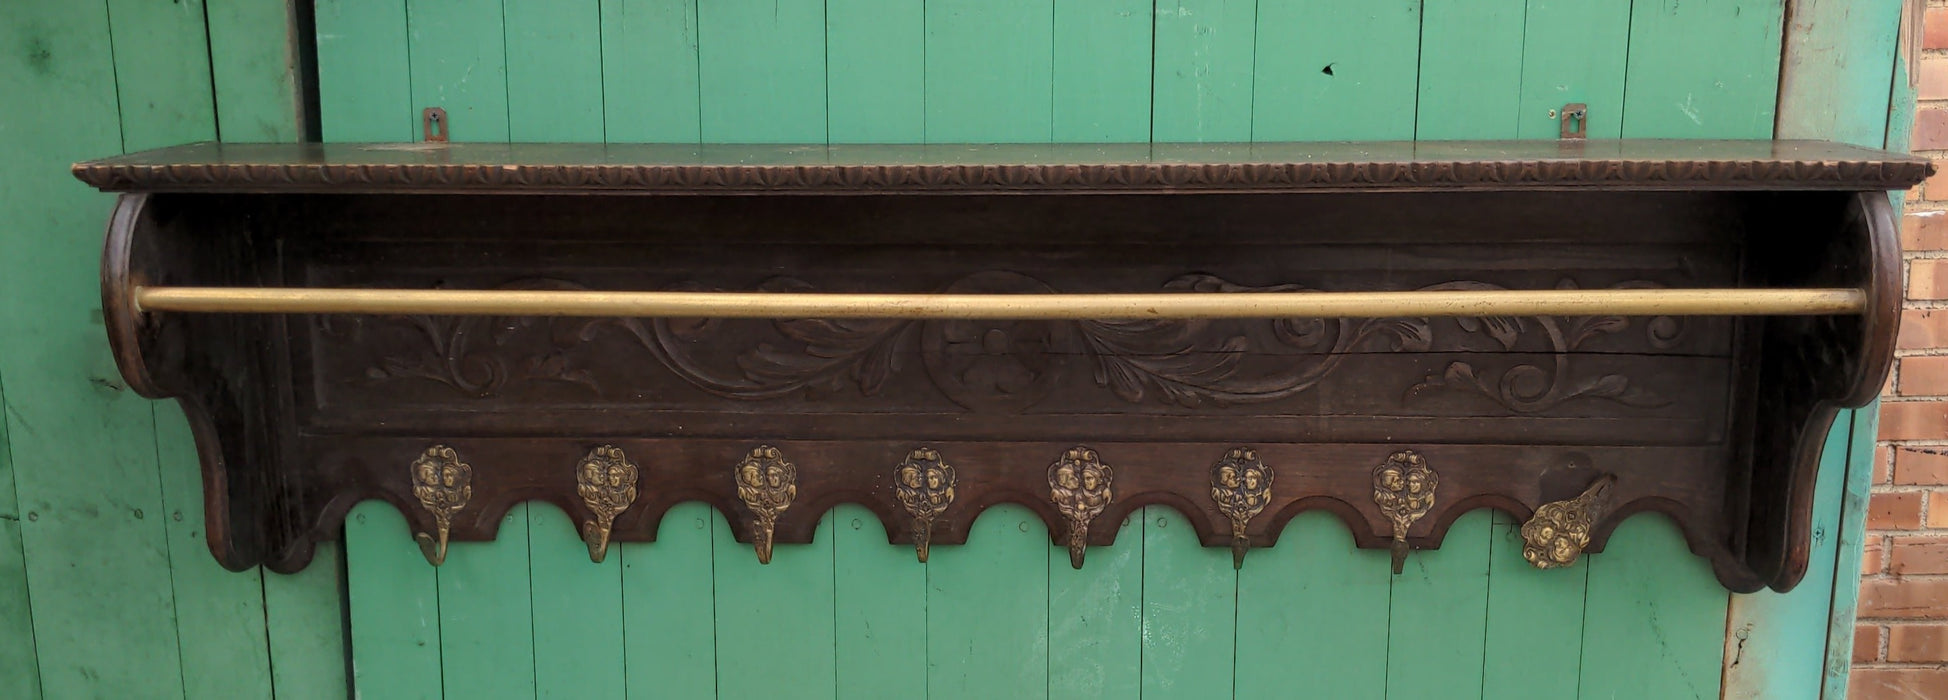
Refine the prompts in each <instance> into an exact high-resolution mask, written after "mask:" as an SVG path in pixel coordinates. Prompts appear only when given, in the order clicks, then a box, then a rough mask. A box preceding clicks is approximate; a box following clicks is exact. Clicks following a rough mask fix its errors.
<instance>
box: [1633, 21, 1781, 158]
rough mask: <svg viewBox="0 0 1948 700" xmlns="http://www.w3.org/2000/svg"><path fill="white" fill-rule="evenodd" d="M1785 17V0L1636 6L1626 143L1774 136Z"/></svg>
mask: <svg viewBox="0 0 1948 700" xmlns="http://www.w3.org/2000/svg"><path fill="white" fill-rule="evenodd" d="M1784 15H1785V2H1784V0H1637V2H1635V3H1633V5H1632V7H1631V16H1630V62H1629V66H1628V68H1627V69H1626V73H1625V75H1626V78H1625V83H1624V106H1623V110H1624V111H1623V130H1624V136H1625V137H1630V138H1694V139H1714V138H1719V139H1722V138H1763V137H1765V136H1769V135H1770V134H1771V133H1772V120H1773V115H1774V114H1775V112H1776V109H1775V105H1776V103H1775V101H1774V97H1775V96H1776V95H1777V94H1778V92H1777V91H1778V88H1779V41H1780V31H1781V30H1782V27H1783V25H1784V23H1785V18H1784Z"/></svg>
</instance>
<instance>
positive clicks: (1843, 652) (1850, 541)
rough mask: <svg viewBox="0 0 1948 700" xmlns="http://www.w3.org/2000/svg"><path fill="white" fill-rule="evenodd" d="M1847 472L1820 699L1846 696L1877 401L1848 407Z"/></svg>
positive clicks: (1871, 480)
mask: <svg viewBox="0 0 1948 700" xmlns="http://www.w3.org/2000/svg"><path fill="white" fill-rule="evenodd" d="M1849 413H1852V414H1853V415H1852V416H1851V417H1852V420H1850V421H1847V423H1848V425H1847V429H1848V431H1849V434H1848V436H1847V471H1846V478H1845V480H1844V483H1843V484H1842V491H1843V493H1842V494H1841V498H1840V525H1839V532H1840V537H1839V540H1840V545H1839V550H1840V551H1839V555H1838V556H1837V557H1835V560H1836V561H1835V563H1834V565H1833V602H1832V606H1831V607H1830V608H1829V609H1828V610H1827V621H1826V634H1825V635H1824V636H1825V637H1826V649H1825V652H1826V657H1825V662H1824V663H1822V664H1821V667H1822V673H1821V678H1820V682H1821V685H1822V688H1821V693H1822V695H1821V697H1829V698H1844V697H1846V688H1847V676H1848V673H1849V671H1851V670H1852V666H1853V623H1854V620H1855V618H1856V617H1857V614H1858V612H1859V605H1860V573H1859V571H1860V559H1861V557H1863V556H1865V555H1866V547H1867V542H1866V540H1867V499H1868V497H1869V496H1871V495H1872V493H1873V487H1874V477H1873V474H1874V459H1875V458H1876V456H1875V449H1874V448H1875V440H1876V438H1877V437H1878V436H1879V435H1880V402H1879V401H1875V402H1874V403H1870V404H1867V405H1866V406H1863V407H1861V408H1858V409H1855V410H1853V411H1849Z"/></svg>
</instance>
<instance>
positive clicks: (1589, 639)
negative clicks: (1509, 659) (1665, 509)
mask: <svg viewBox="0 0 1948 700" xmlns="http://www.w3.org/2000/svg"><path fill="white" fill-rule="evenodd" d="M1584 561H1586V562H1587V563H1588V565H1589V567H1590V572H1589V588H1588V593H1587V597H1586V598H1585V603H1584V606H1583V658H1582V663H1581V665H1580V666H1579V667H1578V673H1579V674H1580V675H1581V678H1580V679H1579V682H1578V684H1577V693H1578V696H1579V697H1585V698H1672V699H1675V698H1699V699H1700V700H1708V699H1710V698H1716V697H1718V689H1719V672H1720V668H1719V659H1720V653H1721V651H1722V650H1723V644H1722V642H1723V640H1724V636H1725V591H1724V589H1722V588H1719V587H1718V581H1717V579H1714V578H1712V576H1711V567H1710V566H1709V565H1707V564H1706V563H1705V561H1704V560H1703V559H1699V558H1697V557H1695V556H1691V554H1690V550H1688V549H1686V548H1685V546H1684V539H1683V536H1682V535H1681V534H1680V533H1679V532H1678V529H1677V525H1675V524H1673V523H1672V522H1671V521H1670V519H1669V518H1666V517H1664V516H1663V515H1661V514H1640V515H1637V516H1635V517H1632V518H1630V519H1629V520H1625V521H1624V522H1623V524H1622V525H1619V526H1617V529H1616V531H1615V532H1614V533H1612V534H1611V536H1610V541H1609V543H1608V546H1606V547H1605V548H1604V550H1603V551H1602V552H1601V553H1597V554H1589V555H1585V557H1584Z"/></svg>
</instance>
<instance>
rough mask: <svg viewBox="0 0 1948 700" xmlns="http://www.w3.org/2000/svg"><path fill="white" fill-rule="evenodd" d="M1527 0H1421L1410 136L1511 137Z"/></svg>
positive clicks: (1424, 138)
mask: <svg viewBox="0 0 1948 700" xmlns="http://www.w3.org/2000/svg"><path fill="white" fill-rule="evenodd" d="M1525 2H1527V0H1426V3H1425V5H1424V6H1423V7H1422V9H1421V12H1422V13H1423V20H1422V26H1421V33H1420V78H1419V80H1420V88H1419V89H1420V99H1419V103H1418V106H1417V116H1416V118H1415V120H1414V124H1415V127H1414V128H1415V136H1414V138H1416V139H1419V140H1422V141H1434V140H1441V139H1505V138H1514V137H1515V126H1516V120H1517V117H1518V114H1517V111H1518V110H1519V109H1520V108H1521V92H1522V25H1523V15H1524V14H1525V13H1526V8H1525V6H1524V3H1525ZM1335 72H1336V71H1335Z"/></svg>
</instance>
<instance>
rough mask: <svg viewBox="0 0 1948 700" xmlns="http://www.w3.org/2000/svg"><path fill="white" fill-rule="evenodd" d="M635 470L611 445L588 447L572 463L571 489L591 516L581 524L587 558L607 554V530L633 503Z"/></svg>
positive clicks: (597, 559)
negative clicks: (584, 452) (586, 546)
mask: <svg viewBox="0 0 1948 700" xmlns="http://www.w3.org/2000/svg"><path fill="white" fill-rule="evenodd" d="M638 473H639V470H638V469H637V468H636V463H635V462H631V461H629V457H628V455H625V454H623V453H622V448H620V447H616V446H614V445H603V446H601V447H597V448H595V449H593V450H589V453H588V456H586V457H583V458H582V462H581V464H578V465H575V491H576V493H579V494H581V496H582V504H583V505H586V506H588V512H589V513H590V514H592V515H594V516H595V517H594V518H593V519H591V520H589V521H588V522H585V523H582V542H583V543H585V544H587V545H588V558H589V561H593V562H595V563H597V564H600V563H602V558H603V557H605V556H607V555H608V553H609V529H610V528H611V527H613V526H614V525H615V519H616V516H618V515H621V514H622V512H623V511H625V510H629V506H630V504H633V503H635V502H636V477H637V475H638Z"/></svg>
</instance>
